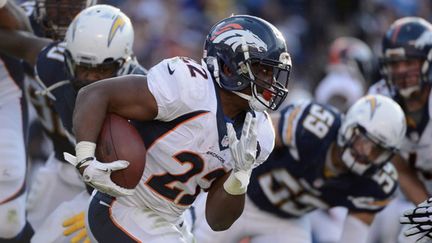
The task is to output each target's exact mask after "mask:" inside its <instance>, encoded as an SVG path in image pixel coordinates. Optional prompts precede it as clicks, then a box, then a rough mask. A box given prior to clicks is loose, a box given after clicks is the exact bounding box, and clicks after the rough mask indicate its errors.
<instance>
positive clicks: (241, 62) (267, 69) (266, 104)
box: [207, 44, 291, 111]
mask: <svg viewBox="0 0 432 243" xmlns="http://www.w3.org/2000/svg"><path fill="white" fill-rule="evenodd" d="M241 48H242V50H243V51H242V52H236V53H237V56H236V57H235V56H234V57H230V56H226V55H225V56H224V55H220V52H219V53H218V54H219V55H217V58H216V64H210V66H213V67H212V69H213V74H214V77H215V78H216V82H217V83H218V84H219V86H221V87H222V88H225V89H228V90H230V91H232V92H233V93H235V94H237V95H239V96H240V97H242V98H244V99H246V100H248V101H249V105H250V107H251V108H252V109H253V110H257V111H264V110H266V109H271V110H276V109H278V108H279V106H280V105H281V104H282V102H283V101H284V100H285V98H286V96H287V94H288V89H287V87H288V82H289V75H290V71H291V59H290V56H289V54H288V53H286V52H284V53H282V54H281V55H280V57H279V60H278V61H276V60H271V59H267V58H265V57H264V56H263V55H262V54H261V53H260V52H258V51H256V50H253V49H252V48H250V47H248V46H247V44H244V45H242V47H241ZM250 49H251V51H249V50H250ZM239 56H240V57H239ZM207 60H211V61H213V62H214V59H213V58H207ZM215 65H217V68H216V69H215V68H214V66H215ZM224 65H225V66H226V68H227V69H228V71H229V73H225V72H224V71H223V70H224V69H223V68H222V67H223V66H224ZM215 70H218V73H217V74H215V72H214V71H215ZM232 84H233V85H232ZM248 88H250V90H247V89H248ZM240 91H243V92H240Z"/></svg>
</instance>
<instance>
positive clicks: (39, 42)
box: [0, 28, 51, 65]
mask: <svg viewBox="0 0 432 243" xmlns="http://www.w3.org/2000/svg"><path fill="white" fill-rule="evenodd" d="M0 40H1V41H0V52H1V53H4V54H7V55H9V56H11V57H15V58H18V59H23V60H24V61H26V62H28V63H29V64H30V65H34V64H35V63H36V59H37V56H38V55H39V52H40V51H41V50H42V49H43V47H45V46H46V45H48V44H49V43H50V42H51V40H50V39H46V38H39V37H37V36H35V35H33V33H30V32H27V31H14V30H4V29H1V28H0Z"/></svg>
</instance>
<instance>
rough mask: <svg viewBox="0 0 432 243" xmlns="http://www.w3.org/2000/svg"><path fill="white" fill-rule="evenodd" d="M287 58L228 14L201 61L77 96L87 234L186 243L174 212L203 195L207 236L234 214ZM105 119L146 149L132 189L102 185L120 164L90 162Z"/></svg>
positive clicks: (258, 154)
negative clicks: (130, 131)
mask: <svg viewBox="0 0 432 243" xmlns="http://www.w3.org/2000/svg"><path fill="white" fill-rule="evenodd" d="M290 70H291V59H290V56H289V54H288V52H287V48H286V43H285V39H284V37H283V36H282V34H281V32H280V31H279V30H278V29H277V28H276V27H274V26H273V25H272V24H270V23H268V22H267V21H265V20H263V19H260V18H257V17H254V16H248V15H235V16H231V17H228V18H226V19H223V20H221V21H220V22H218V23H217V24H216V25H215V26H214V27H213V28H211V30H210V32H209V34H208V36H207V38H206V41H205V45H204V58H203V60H202V63H201V64H200V63H197V62H195V61H193V60H192V59H190V58H186V57H174V58H170V59H166V60H163V61H162V62H160V63H159V64H157V65H155V66H154V67H153V68H151V69H150V70H149V73H148V75H147V77H143V76H127V77H117V78H113V79H109V80H105V81H103V82H98V83H95V84H92V85H88V86H86V87H85V88H83V89H81V91H80V92H79V93H78V97H77V102H76V106H75V111H74V118H73V125H74V130H75V134H76V138H77V142H78V143H77V145H76V158H75V157H74V156H72V155H68V154H66V155H65V156H66V157H67V160H69V161H70V162H71V163H73V164H74V165H75V166H76V167H77V168H78V169H80V170H84V172H83V179H84V180H85V181H86V182H87V183H89V184H90V185H92V186H94V187H95V188H97V189H98V190H97V191H96V190H95V191H94V193H93V196H92V200H91V202H90V205H89V210H88V212H87V220H88V230H89V232H90V233H91V234H90V235H91V236H92V238H94V239H95V240H97V241H99V242H137V241H142V242H192V240H193V239H192V236H191V234H190V232H188V230H187V228H185V224H184V222H183V217H182V216H181V215H182V213H183V212H184V211H185V210H186V209H187V208H189V207H190V206H191V204H192V203H193V202H194V200H195V198H196V197H197V196H198V194H200V192H201V191H202V190H206V191H209V193H208V196H207V199H208V200H207V207H206V218H207V220H208V222H209V224H210V226H211V227H212V229H213V230H216V231H223V230H226V229H228V228H229V227H230V226H231V225H232V224H233V222H234V221H235V220H236V219H237V218H238V217H239V216H240V215H241V214H242V211H243V206H244V200H245V193H246V190H247V185H248V183H249V179H250V175H251V172H252V169H253V168H254V167H256V166H258V165H259V164H261V163H262V162H263V161H265V160H266V159H267V156H268V155H269V153H270V152H271V150H272V149H273V145H274V132H273V129H272V126H271V122H270V120H269V116H268V115H267V114H266V113H265V110H266V109H271V110H275V109H277V108H278V107H279V106H280V104H281V103H282V102H283V100H284V99H285V97H286V95H287V92H288V90H287V85H288V79H289V74H290ZM107 112H112V113H116V114H118V115H120V116H123V117H126V118H128V119H133V120H134V121H135V125H136V127H137V128H138V129H139V131H140V133H141V134H142V137H143V140H144V142H145V145H146V148H147V155H146V165H145V169H144V174H143V175H142V178H141V182H140V183H139V184H138V185H137V187H136V188H135V189H134V190H131V189H125V188H122V187H120V186H118V185H116V184H115V183H114V182H112V181H111V179H110V174H111V172H112V171H114V170H119V169H122V168H125V167H127V166H128V162H127V161H115V162H112V163H101V162H98V161H97V160H96V159H95V157H94V152H95V147H96V144H95V142H96V138H97V135H98V133H99V130H100V128H101V125H102V122H103V120H104V117H105V114H106V113H107Z"/></svg>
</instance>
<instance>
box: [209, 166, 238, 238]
mask: <svg viewBox="0 0 432 243" xmlns="http://www.w3.org/2000/svg"><path fill="white" fill-rule="evenodd" d="M229 174H230V173H228V174H226V175H225V176H223V177H222V178H219V179H218V180H217V181H215V182H214V183H216V184H214V185H213V186H212V189H211V190H210V192H209V193H208V195H207V204H206V219H207V222H208V224H209V226H210V227H211V228H212V229H213V230H214V231H223V230H227V229H228V228H229V227H231V225H232V224H233V223H234V222H235V221H236V220H237V219H238V218H239V217H240V215H241V214H242V213H243V208H244V203H245V194H241V195H231V194H229V193H227V192H226V191H225V189H224V188H223V183H224V182H225V180H226V178H227V177H228V176H229Z"/></svg>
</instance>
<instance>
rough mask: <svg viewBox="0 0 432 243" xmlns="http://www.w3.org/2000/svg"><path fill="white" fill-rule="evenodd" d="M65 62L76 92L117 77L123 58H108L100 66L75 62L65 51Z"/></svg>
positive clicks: (123, 61)
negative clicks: (100, 81)
mask: <svg viewBox="0 0 432 243" xmlns="http://www.w3.org/2000/svg"><path fill="white" fill-rule="evenodd" d="M65 62H66V66H67V68H66V69H67V73H68V75H69V77H70V78H69V79H70V82H71V83H72V86H73V87H74V89H75V90H76V91H78V90H79V89H81V88H82V87H84V86H86V85H89V84H91V83H94V82H96V81H98V80H101V79H106V78H112V77H115V76H117V75H118V72H119V70H120V69H121V68H122V67H123V65H124V63H125V60H124V59H123V58H120V59H117V60H113V59H112V58H108V59H106V60H104V61H103V62H102V63H100V64H92V63H91V62H84V61H75V60H74V59H73V57H72V55H71V53H70V52H69V51H68V50H65Z"/></svg>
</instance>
